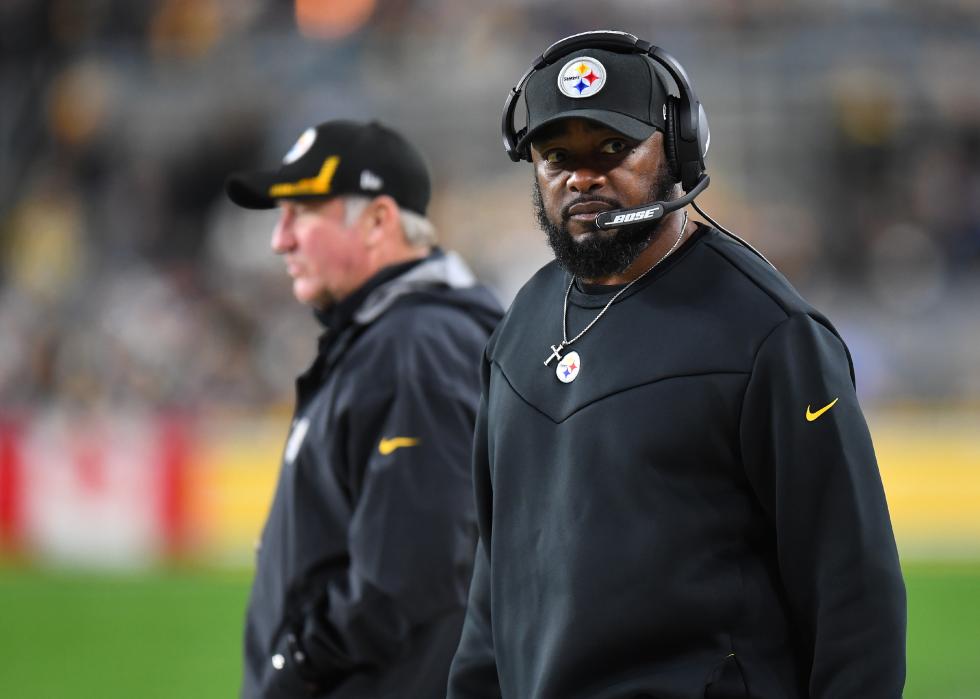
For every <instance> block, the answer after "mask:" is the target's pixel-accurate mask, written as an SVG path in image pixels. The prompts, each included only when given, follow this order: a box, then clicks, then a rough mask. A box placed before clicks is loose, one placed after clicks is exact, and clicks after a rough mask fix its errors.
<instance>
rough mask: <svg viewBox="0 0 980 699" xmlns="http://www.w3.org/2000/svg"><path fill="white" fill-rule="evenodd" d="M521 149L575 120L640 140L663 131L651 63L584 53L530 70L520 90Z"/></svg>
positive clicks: (631, 56)
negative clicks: (524, 126)
mask: <svg viewBox="0 0 980 699" xmlns="http://www.w3.org/2000/svg"><path fill="white" fill-rule="evenodd" d="M524 101H525V103H526V105H527V133H526V134H525V135H524V136H523V138H521V140H520V141H519V142H518V144H517V147H518V149H521V150H523V149H524V148H526V147H527V146H528V144H530V142H531V140H532V139H533V138H534V136H535V134H536V133H537V132H538V131H540V130H541V129H542V128H543V127H545V126H548V125H549V124H553V123H555V122H556V121H560V120H562V119H568V118H571V117H578V118H581V119H589V120H591V121H596V122H599V123H600V124H603V125H604V126H608V127H609V128H611V129H613V130H614V131H618V132H619V133H621V134H623V135H625V136H629V137H630V138H635V139H637V140H645V139H647V138H649V137H650V136H651V135H652V134H653V132H654V130H656V129H659V130H660V131H664V130H665V126H666V105H667V91H666V89H665V88H664V85H663V83H662V82H661V81H660V77H659V76H658V75H657V71H656V69H655V68H654V66H653V62H652V61H651V60H649V59H648V58H646V57H645V56H644V55H642V54H639V53H618V52H615V51H607V50H605V49H590V48H584V49H579V50H576V51H574V52H573V53H570V54H569V55H567V56H564V57H562V58H561V59H559V60H557V61H555V62H554V63H552V64H551V65H549V66H546V67H544V68H542V69H541V70H538V71H536V72H535V73H534V74H533V75H531V77H530V78H529V79H528V81H527V85H526V87H525V88H524Z"/></svg>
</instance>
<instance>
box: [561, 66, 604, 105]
mask: <svg viewBox="0 0 980 699" xmlns="http://www.w3.org/2000/svg"><path fill="white" fill-rule="evenodd" d="M605 85H606V68H605V66H603V65H602V64H601V63H599V61H597V60H596V59H594V58H590V57H589V56H579V57H578V58H575V59H572V60H571V61H569V62H568V63H566V64H565V66H564V67H563V68H562V69H561V70H560V71H558V89H559V90H560V91H561V93H562V94H563V95H565V96H566V97H574V98H575V99H579V98H582V97H592V95H595V94H598V93H599V91H600V90H601V89H602V88H603V87H605Z"/></svg>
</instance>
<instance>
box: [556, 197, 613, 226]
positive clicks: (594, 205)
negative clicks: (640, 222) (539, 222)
mask: <svg viewBox="0 0 980 699" xmlns="http://www.w3.org/2000/svg"><path fill="white" fill-rule="evenodd" d="M615 208H618V205H617V204H615V203H613V202H609V201H604V200H602V199H589V200H586V201H577V202H575V203H573V204H570V205H569V206H566V207H565V209H564V210H563V211H562V214H563V218H565V219H566V220H568V219H572V220H575V221H590V222H591V221H593V220H594V219H595V217H596V215H597V214H599V213H601V212H603V211H609V210H610V209H615Z"/></svg>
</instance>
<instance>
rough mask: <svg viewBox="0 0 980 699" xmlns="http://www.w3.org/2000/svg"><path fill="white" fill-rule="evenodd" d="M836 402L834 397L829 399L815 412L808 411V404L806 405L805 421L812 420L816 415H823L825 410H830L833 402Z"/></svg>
mask: <svg viewBox="0 0 980 699" xmlns="http://www.w3.org/2000/svg"><path fill="white" fill-rule="evenodd" d="M836 402H837V399H836V398H834V399H833V400H832V401H830V402H829V403H827V405H825V406H823V407H822V408H820V410H818V411H817V412H815V413H811V412H810V406H809V405H807V406H806V421H807V422H813V421H814V420H816V419H817V418H818V417H820V416H821V415H823V414H824V413H825V412H827V411H828V410H830V409H831V408H833V407H834V403H836Z"/></svg>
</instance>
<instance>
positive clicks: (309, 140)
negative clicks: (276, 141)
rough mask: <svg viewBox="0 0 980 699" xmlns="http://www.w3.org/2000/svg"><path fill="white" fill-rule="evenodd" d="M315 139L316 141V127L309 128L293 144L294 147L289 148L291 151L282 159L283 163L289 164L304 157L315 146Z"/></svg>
mask: <svg viewBox="0 0 980 699" xmlns="http://www.w3.org/2000/svg"><path fill="white" fill-rule="evenodd" d="M314 141H316V129H314V128H309V129H307V130H306V131H304V132H303V133H302V135H301V136H300V137H299V138H298V139H297V140H296V143H294V144H293V147H292V148H290V149H289V152H288V153H286V156H285V157H284V158H283V159H282V164H283V165H289V164H291V163H295V162H296V161H297V160H299V159H300V158H302V157H303V156H304V155H306V152H307V151H308V150H309V149H310V148H312V147H313V142H314Z"/></svg>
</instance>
